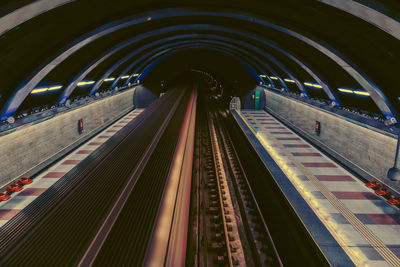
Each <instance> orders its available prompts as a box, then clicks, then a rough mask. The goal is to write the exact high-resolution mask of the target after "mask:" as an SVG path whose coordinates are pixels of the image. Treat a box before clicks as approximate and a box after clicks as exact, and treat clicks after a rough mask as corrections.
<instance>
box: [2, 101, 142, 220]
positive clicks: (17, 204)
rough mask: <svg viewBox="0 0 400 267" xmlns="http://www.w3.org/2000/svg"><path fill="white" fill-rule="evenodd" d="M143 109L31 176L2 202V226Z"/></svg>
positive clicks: (127, 116)
mask: <svg viewBox="0 0 400 267" xmlns="http://www.w3.org/2000/svg"><path fill="white" fill-rule="evenodd" d="M142 111H143V109H135V110H133V111H131V112H130V113H128V114H127V115H125V116H124V117H122V118H121V119H119V120H118V121H116V122H115V123H114V124H112V125H111V126H110V127H108V128H107V129H105V130H103V131H102V132H101V133H99V134H97V135H96V136H94V137H93V138H91V139H89V140H88V141H87V142H85V143H84V144H83V145H81V146H80V147H79V148H77V149H75V150H74V151H73V152H71V153H69V154H68V155H67V156H65V157H64V158H62V159H61V160H59V161H58V162H56V163H54V164H53V165H52V166H50V167H49V168H48V169H46V170H45V171H44V172H42V173H40V174H39V175H37V176H35V177H31V178H32V179H33V183H32V184H29V185H25V186H24V189H23V190H22V191H20V192H17V193H13V194H12V197H11V199H9V200H7V201H4V202H0V227H1V226H2V225H4V224H5V223H6V222H8V221H9V220H10V219H11V218H13V217H14V216H15V215H16V214H18V212H20V211H21V210H22V209H23V208H25V207H26V206H27V205H29V204H30V203H31V202H32V201H33V200H35V199H36V198H37V197H38V196H39V195H40V194H42V193H43V192H44V191H46V190H47V189H48V188H49V187H50V186H52V185H53V184H54V183H56V182H57V181H58V180H59V179H62V177H63V176H64V175H65V174H66V173H67V172H69V171H70V170H71V169H72V168H74V167H75V166H76V165H77V164H79V162H81V161H82V160H83V159H85V158H86V157H87V156H88V155H90V154H91V153H92V152H93V151H95V150H96V149H97V148H98V147H100V146H101V145H102V144H103V143H104V142H106V141H107V140H108V139H109V138H110V137H112V136H113V135H114V134H115V133H116V132H118V131H119V130H121V129H122V127H124V126H125V125H126V124H128V123H129V122H130V121H132V120H133V119H135V118H136V117H137V116H138V115H139V114H140V113H141V112H142Z"/></svg>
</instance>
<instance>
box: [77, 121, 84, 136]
mask: <svg viewBox="0 0 400 267" xmlns="http://www.w3.org/2000/svg"><path fill="white" fill-rule="evenodd" d="M82 132H83V119H80V120H79V121H78V133H79V134H82Z"/></svg>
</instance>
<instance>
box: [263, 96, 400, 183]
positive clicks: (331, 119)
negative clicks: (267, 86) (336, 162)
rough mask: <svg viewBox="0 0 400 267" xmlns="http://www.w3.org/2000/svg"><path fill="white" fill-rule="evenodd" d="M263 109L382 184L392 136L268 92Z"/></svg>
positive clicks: (392, 145)
mask: <svg viewBox="0 0 400 267" xmlns="http://www.w3.org/2000/svg"><path fill="white" fill-rule="evenodd" d="M266 107H267V109H270V110H271V111H273V112H275V113H277V114H278V115H279V116H281V117H283V118H284V119H286V120H288V121H290V122H291V123H292V124H293V125H295V126H296V127H298V128H300V129H301V130H303V131H304V132H306V133H307V134H308V136H311V137H312V138H314V139H316V140H318V141H321V142H323V143H324V144H325V145H326V146H327V147H328V148H330V149H331V150H333V151H335V152H336V153H338V154H339V155H341V156H342V157H343V158H345V159H347V160H348V161H351V162H352V163H353V164H355V165H356V166H357V167H358V168H360V169H362V170H364V171H365V172H367V173H369V174H371V175H372V176H375V177H376V178H378V179H381V180H385V179H386V178H385V177H386V174H387V171H388V169H389V168H391V167H392V166H393V161H394V155H395V151H396V142H397V140H396V138H395V137H394V136H393V135H390V134H384V133H382V132H381V131H380V130H379V129H376V130H373V129H369V128H366V126H364V125H362V124H361V123H358V122H354V121H350V120H348V119H346V118H344V117H341V116H338V115H336V114H332V113H329V112H327V111H324V110H321V109H318V108H315V107H312V106H311V105H308V104H305V103H302V102H300V101H298V100H295V99H290V98H287V97H284V96H281V95H279V94H277V93H275V92H272V91H269V90H266ZM316 121H319V122H320V123H321V133H320V135H319V136H318V135H317V134H316V133H315V122H316ZM386 181H387V179H386V180H385V182H386Z"/></svg>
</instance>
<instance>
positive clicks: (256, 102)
mask: <svg viewBox="0 0 400 267" xmlns="http://www.w3.org/2000/svg"><path fill="white" fill-rule="evenodd" d="M260 95H261V92H260V91H255V93H254V109H255V110H258V109H260Z"/></svg>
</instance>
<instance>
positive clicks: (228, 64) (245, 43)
mask: <svg viewBox="0 0 400 267" xmlns="http://www.w3.org/2000/svg"><path fill="white" fill-rule="evenodd" d="M10 2H13V4H11V3H10ZM28 2H32V1H15V2H14V1H7V2H6V1H3V2H0V14H5V13H7V12H11V11H13V10H15V9H16V8H19V7H21V6H23V5H25V4H27V3H28ZM358 2H360V3H362V4H365V5H368V6H369V7H371V6H376V7H377V9H378V10H379V9H380V10H385V13H386V14H398V11H399V10H400V7H399V6H397V2H398V1H382V2H381V3H379V5H376V1H372V0H371V1H367V2H368V3H363V2H365V1H358ZM386 2H387V3H386ZM1 12H3V13H1ZM232 14H233V15H232ZM132 19H133V20H135V21H136V23H132V24H131V25H130V26H127V27H124V28H121V29H119V30H115V31H110V32H109V34H107V35H104V36H102V37H100V38H97V39H94V38H92V40H90V41H87V45H85V46H83V47H82V48H81V49H79V50H77V51H76V52H74V53H71V55H70V56H69V57H67V58H66V59H65V60H63V61H60V62H58V63H59V64H58V65H56V66H54V68H52V69H51V71H48V73H46V75H43V77H42V79H40V80H38V81H37V83H36V84H35V88H37V87H40V86H47V85H52V84H60V85H63V86H64V88H67V87H68V85H69V84H71V83H72V82H74V81H76V79H77V78H78V77H79V76H80V75H79V74H82V73H84V71H85V70H87V71H86V72H85V73H86V75H84V76H83V77H84V79H85V80H95V81H97V80H99V79H101V78H102V77H103V76H104V73H105V72H106V71H107V70H109V69H110V68H111V67H113V66H114V67H115V68H114V69H113V70H112V71H111V70H110V77H118V76H119V75H121V74H122V72H123V71H124V70H125V71H126V72H128V74H131V73H133V72H134V71H136V72H142V71H144V70H146V67H148V66H149V65H151V64H152V63H154V62H157V63H159V64H160V66H158V67H156V68H154V69H153V70H154V72H153V73H152V71H150V72H149V75H148V76H147V78H145V80H144V81H145V82H146V80H147V82H148V83H149V81H148V80H150V79H151V80H154V83H156V82H159V81H160V80H168V78H169V77H171V76H173V75H174V74H173V72H174V71H175V72H176V71H177V70H182V71H183V68H182V66H185V68H186V69H187V68H190V67H191V66H192V67H195V66H199V65H201V66H203V67H206V66H205V65H207V64H209V69H212V70H213V71H214V72H216V73H220V74H221V77H224V79H225V80H226V81H228V83H229V82H230V84H231V85H232V86H233V85H234V83H233V81H234V80H237V83H236V86H237V85H239V87H237V88H236V89H235V90H240V88H241V90H242V91H241V92H240V93H243V92H245V91H246V90H249V87H251V86H252V85H253V86H254V85H256V84H258V83H259V80H258V79H259V78H258V77H254V73H256V74H262V73H263V74H267V75H279V76H280V77H281V78H290V77H291V75H292V76H293V77H295V78H296V79H298V80H299V81H300V82H302V83H303V82H307V81H309V82H316V81H315V79H314V78H315V77H313V76H312V75H310V71H306V70H305V68H304V66H303V65H301V64H299V63H298V62H301V63H302V64H305V66H307V67H308V68H309V70H311V71H312V72H313V73H314V74H316V75H317V76H318V77H320V78H321V79H322V80H323V81H324V82H326V84H327V85H328V86H329V87H330V88H331V90H332V92H333V96H334V97H335V98H336V99H337V101H338V103H340V104H342V105H346V106H353V107H359V108H363V109H367V110H368V109H369V110H370V111H373V112H379V111H381V112H382V113H383V114H384V115H385V116H386V117H390V116H392V115H395V116H396V114H398V113H399V112H400V105H399V101H398V97H399V96H400V89H399V88H398V87H399V84H400V75H399V74H398V73H399V71H400V43H399V40H398V39H396V38H395V37H393V36H392V35H390V34H388V33H386V32H384V31H382V30H381V29H379V28H378V27H376V26H374V25H372V24H371V23H368V22H367V21H364V20H363V19H360V18H358V17H356V16H353V15H352V14H350V13H347V12H345V11H342V10H340V9H337V8H335V7H332V6H330V5H327V4H324V3H321V2H319V1H312V0H301V1H299V0H280V1H276V0H275V1H268V0H249V1H242V0H240V1H238V0H233V1H232V0H230V1H225V0H223V1H204V0H202V1H200V0H187V1H177V0H175V1H159V0H158V1H157V0H146V1H123V0H114V1H108V0H107V1H106V0H96V1H89V0H77V1H73V2H70V3H67V4H64V5H61V6H59V7H57V8H55V9H52V10H50V11H47V12H45V13H43V14H41V15H39V16H37V17H35V18H33V19H30V20H28V21H26V22H25V23H22V24H20V25H18V27H15V28H14V29H12V30H10V31H8V32H6V33H4V34H3V35H0V62H1V64H0V78H1V86H0V94H1V99H0V107H1V112H0V113H1V114H0V115H1V116H2V119H5V118H6V117H7V116H9V115H12V114H13V112H15V110H18V109H23V108H30V107H32V105H37V104H43V103H46V102H48V103H56V102H57V101H59V100H60V99H61V98H62V94H63V90H64V88H63V89H62V90H60V91H57V92H53V93H49V94H46V95H45V96H40V97H35V96H33V95H30V94H29V92H30V91H28V92H23V91H24V90H25V89H26V88H28V87H29V86H28V87H27V84H28V85H29V84H30V83H29V82H30V81H32V78H33V77H36V76H35V75H37V74H38V73H41V72H42V71H43V69H45V68H46V66H47V67H48V66H49V64H53V63H54V62H53V63H52V60H54V59H55V58H56V57H57V56H59V55H60V54H62V53H64V52H65V51H67V50H68V49H70V48H71V47H73V46H74V45H75V44H78V43H79V42H80V41H82V40H84V39H85V38H88V37H89V36H90V35H91V33H96V32H100V31H102V30H105V29H109V27H112V26H117V25H122V24H123V23H126V22H128V21H130V20H132ZM271 25H273V26H274V25H276V26H278V28H274V27H271ZM279 27H280V28H279ZM282 29H283V30H282ZM288 30H290V31H292V32H295V33H296V34H300V35H301V36H303V37H298V36H296V35H295V36H293V34H289V33H288ZM304 37H306V38H309V39H310V40H312V41H314V42H316V43H317V44H318V45H320V46H322V47H323V48H324V49H325V50H326V49H329V51H333V52H334V53H335V54H336V55H339V56H340V57H341V58H344V59H346V62H345V63H346V64H343V63H341V62H338V60H335V59H334V58H332V57H329V56H327V55H326V54H324V53H323V52H321V50H318V49H316V48H315V47H314V46H312V45H310V43H307V42H306V41H304ZM179 51H181V52H182V51H185V52H184V53H186V56H185V57H182V56H177V53H178V52H179ZM189 54H192V56H191V57H189ZM199 54H201V55H202V56H201V57H199V56H196V55H199ZM127 55H129V56H127ZM178 55H179V53H178ZM217 55H218V56H217ZM288 55H289V56H288ZM185 58H187V60H188V61H187V62H185V60H182V59H185ZM293 58H294V59H296V60H297V61H298V62H297V61H296V60H293ZM189 59H190V60H189ZM205 59H207V62H205ZM164 60H168V61H167V62H168V64H165V63H162V62H163V61H164ZM232 62H236V64H233V63H232ZM349 62H350V64H349V65H351V67H354V69H355V70H357V71H358V72H357V73H361V75H362V77H363V79H364V78H365V80H367V81H368V82H370V84H372V85H373V86H374V88H376V89H378V91H377V92H378V93H377V94H374V97H372V96H371V98H369V97H367V98H366V97H357V96H349V95H346V94H343V93H341V92H339V91H338V90H337V88H339V87H342V88H353V89H357V90H358V89H359V90H366V91H368V88H365V85H363V84H360V81H359V80H357V79H358V77H359V76H358V75H359V74H353V75H352V74H351V71H349V70H348V68H347V63H349ZM93 64H95V65H93ZM91 66H92V67H91ZM94 66H95V67H94ZM161 66H164V67H163V70H161ZM160 70H161V71H160ZM245 71H247V72H248V73H247V74H244V75H238V73H240V72H245ZM249 77H253V80H251V79H249ZM242 84H243V86H242V87H241V85H242ZM102 86H103V85H102ZM298 89H299V88H298ZM300 89H301V88H300ZM305 89H306V90H307V92H308V94H309V95H310V96H313V95H317V96H318V97H321V98H326V99H327V100H329V99H330V100H332V97H333V96H331V97H329V96H328V95H327V94H325V93H324V92H323V91H322V90H320V92H319V93H318V92H315V89H310V88H305ZM313 90H314V91H313ZM379 90H380V91H379ZM82 92H84V93H88V91H84V90H83V91H82ZM381 92H382V94H381ZM240 93H239V94H240ZM76 94H77V93H76V91H75V92H73V93H72V94H71V95H72V96H73V95H76ZM379 94H381V95H379ZM18 98H20V100H19V102H18V101H15V99H18ZM377 99H378V100H377ZM15 103H17V104H15ZM382 107H383V108H382Z"/></svg>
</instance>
